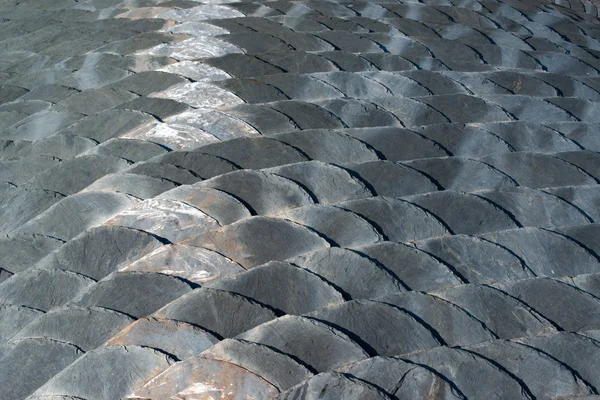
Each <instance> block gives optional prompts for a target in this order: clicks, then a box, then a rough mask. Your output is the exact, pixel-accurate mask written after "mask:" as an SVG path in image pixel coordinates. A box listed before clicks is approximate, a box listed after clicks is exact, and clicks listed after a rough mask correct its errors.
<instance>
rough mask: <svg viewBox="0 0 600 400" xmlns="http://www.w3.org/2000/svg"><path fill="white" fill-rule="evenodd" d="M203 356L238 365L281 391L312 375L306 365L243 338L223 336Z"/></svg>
mask: <svg viewBox="0 0 600 400" xmlns="http://www.w3.org/2000/svg"><path fill="white" fill-rule="evenodd" d="M202 357H204V358H208V359H212V360H220V361H225V362H229V363H231V364H236V365H239V366H241V367H242V368H244V369H247V370H248V371H250V372H253V373H255V374H256V375H258V376H260V377H262V378H263V379H265V380H266V381H267V382H269V383H271V384H273V385H275V386H276V387H277V389H279V390H280V391H283V390H287V389H289V388H290V387H292V386H294V385H296V384H298V383H300V382H302V381H303V380H305V379H307V378H310V377H311V376H312V373H311V372H310V371H309V370H308V369H307V368H306V367H305V366H303V365H302V364H299V363H298V362H297V361H295V360H294V359H292V358H291V357H288V356H286V355H285V354H282V353H279V352H277V351H274V350H272V349H271V348H269V347H267V346H264V345H260V344H257V343H252V342H246V341H244V340H238V339H225V340H223V341H221V342H219V343H217V344H216V345H215V346H213V347H211V348H210V349H208V350H206V351H205V352H203V353H202Z"/></svg>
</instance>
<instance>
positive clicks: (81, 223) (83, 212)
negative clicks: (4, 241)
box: [18, 192, 137, 240]
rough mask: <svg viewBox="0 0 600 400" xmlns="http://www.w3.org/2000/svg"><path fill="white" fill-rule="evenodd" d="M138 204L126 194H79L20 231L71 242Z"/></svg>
mask: <svg viewBox="0 0 600 400" xmlns="http://www.w3.org/2000/svg"><path fill="white" fill-rule="evenodd" d="M136 202H137V200H136V199H135V198H133V197H131V196H128V195H125V194H122V193H110V192H86V193H76V194H73V195H71V196H68V197H66V198H64V199H62V200H61V201H59V202H58V203H56V204H54V205H53V206H52V207H50V208H48V209H47V210H46V211H44V212H43V213H41V214H40V215H38V216H37V217H35V218H33V219H31V220H30V221H28V222H27V223H25V224H23V225H22V226H21V227H20V228H19V229H18V231H19V232H26V233H29V232H31V233H39V234H45V235H48V236H52V237H55V238H60V239H62V240H69V239H72V238H74V237H75V236H77V235H79V234H80V233H81V232H83V231H85V230H86V229H89V228H92V227H94V226H97V225H98V224H100V223H102V222H104V221H106V220H107V219H109V218H110V217H112V216H113V215H115V214H117V213H118V212H121V211H123V210H125V209H127V208H128V207H131V206H132V205H134V204H135V203H136ZM64 221H67V222H64Z"/></svg>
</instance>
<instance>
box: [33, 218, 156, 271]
mask: <svg viewBox="0 0 600 400" xmlns="http://www.w3.org/2000/svg"><path fill="white" fill-rule="evenodd" d="M162 245H163V242H162V241H160V240H159V239H157V238H156V237H155V236H153V235H150V234H148V233H146V232H143V231H139V230H136V229H129V228H124V227H118V226H114V227H113V226H101V227H97V228H93V229H91V230H89V231H86V232H84V233H82V234H81V235H79V236H77V237H75V238H73V239H72V240H70V241H69V242H67V243H66V244H64V245H63V246H62V247H60V248H59V249H58V250H56V251H54V252H53V253H51V254H50V255H48V256H47V257H45V258H44V259H42V260H41V261H39V262H38V263H37V264H36V267H37V268H45V269H51V268H56V269H61V270H65V271H71V272H76V273H78V274H81V275H85V276H87V277H90V278H92V279H95V280H100V279H102V278H104V277H106V276H107V275H109V274H111V273H112V272H115V271H117V269H118V268H119V266H121V265H124V264H128V263H131V262H133V261H135V260H137V259H138V258H140V257H142V256H144V255H146V254H148V253H150V252H152V251H153V250H155V249H157V248H159V247H161V246H162Z"/></svg>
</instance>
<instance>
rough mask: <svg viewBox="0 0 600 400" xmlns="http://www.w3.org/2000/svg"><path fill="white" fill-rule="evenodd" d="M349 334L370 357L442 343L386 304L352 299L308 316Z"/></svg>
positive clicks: (419, 323) (418, 322) (402, 313)
mask: <svg viewBox="0 0 600 400" xmlns="http://www.w3.org/2000/svg"><path fill="white" fill-rule="evenodd" d="M309 316H310V317H311V318H315V319H317V320H319V321H321V322H325V323H328V324H330V325H331V326H333V327H335V328H337V329H340V330H341V331H342V332H344V333H346V334H347V335H349V336H350V337H351V338H352V339H353V340H354V341H356V342H357V343H358V344H360V345H361V346H362V347H363V348H365V349H366V350H367V351H368V352H369V353H370V355H383V356H391V355H394V354H404V353H411V352H413V351H418V350H423V349H428V348H431V347H436V346H439V345H441V344H442V342H441V341H440V340H439V339H438V337H436V336H437V335H436V334H435V331H433V330H432V329H431V328H430V327H428V326H426V325H424V324H422V323H421V322H420V320H418V319H417V318H415V317H414V316H413V315H412V314H411V313H409V312H407V311H406V310H404V309H401V308H399V307H395V306H392V305H389V304H385V303H380V302H374V301H367V300H352V301H348V302H346V303H343V304H339V305H336V306H334V307H329V308H326V309H322V310H319V311H315V312H313V313H311V314H309Z"/></svg>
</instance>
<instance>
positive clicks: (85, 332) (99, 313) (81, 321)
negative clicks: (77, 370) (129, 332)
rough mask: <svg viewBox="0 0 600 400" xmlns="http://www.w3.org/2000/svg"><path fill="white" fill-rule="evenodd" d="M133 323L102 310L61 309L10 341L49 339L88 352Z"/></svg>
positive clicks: (44, 317) (117, 314)
mask: <svg viewBox="0 0 600 400" xmlns="http://www.w3.org/2000/svg"><path fill="white" fill-rule="evenodd" d="M132 322H133V319H132V318H130V317H128V316H127V315H125V314H121V313H118V312H115V311H112V310H107V309H104V308H95V307H94V308H79V307H72V306H71V307H68V306H67V307H62V308H58V309H54V310H51V311H49V312H47V313H46V314H43V315H40V316H39V317H38V318H37V319H35V320H34V321H32V322H31V323H30V324H29V325H27V326H26V327H25V328H24V329H23V330H21V331H20V332H19V333H18V334H17V335H15V336H14V337H13V340H17V339H25V338H40V339H41V338H48V339H52V340H56V341H59V342H66V343H71V344H73V345H75V346H77V347H78V348H80V349H82V350H84V351H89V350H92V349H95V348H96V347H98V346H100V345H101V344H102V343H104V342H105V341H106V340H107V339H109V338H110V337H112V336H113V335H114V334H116V333H117V332H119V331H120V330H121V329H123V328H125V327H126V326H127V325H129V324H131V323H132Z"/></svg>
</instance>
